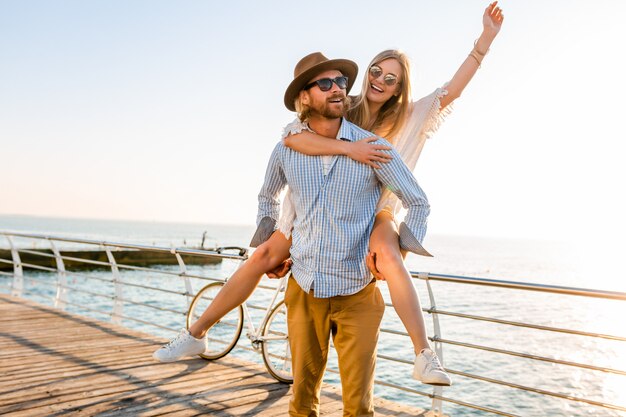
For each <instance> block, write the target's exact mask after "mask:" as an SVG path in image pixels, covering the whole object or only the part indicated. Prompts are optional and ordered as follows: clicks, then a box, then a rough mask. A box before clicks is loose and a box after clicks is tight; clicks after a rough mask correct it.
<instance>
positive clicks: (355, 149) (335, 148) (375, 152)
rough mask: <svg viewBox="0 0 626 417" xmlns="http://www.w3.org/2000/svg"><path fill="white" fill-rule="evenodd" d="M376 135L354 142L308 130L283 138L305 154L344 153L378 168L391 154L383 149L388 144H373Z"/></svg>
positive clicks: (290, 146)
mask: <svg viewBox="0 0 626 417" xmlns="http://www.w3.org/2000/svg"><path fill="white" fill-rule="evenodd" d="M376 140H378V138H377V137H376V136H372V137H370V138H365V139H362V140H359V141H355V142H348V141H344V140H337V139H334V138H327V137H325V136H320V135H318V134H317V133H313V132H310V131H302V132H301V133H297V134H293V135H289V136H286V137H285V138H284V139H283V142H284V144H285V146H287V147H288V148H291V149H293V150H294V151H297V152H300V153H303V154H305V155H313V156H317V155H344V156H347V157H348V158H351V159H354V160H355V161H357V162H361V163H363V164H366V165H369V166H371V167H373V168H380V166H379V163H381V162H382V163H384V162H388V161H389V159H390V158H391V156H390V155H389V154H388V153H386V152H383V151H386V150H389V149H391V148H390V147H388V146H383V145H380V144H374V143H371V142H375V141H376Z"/></svg>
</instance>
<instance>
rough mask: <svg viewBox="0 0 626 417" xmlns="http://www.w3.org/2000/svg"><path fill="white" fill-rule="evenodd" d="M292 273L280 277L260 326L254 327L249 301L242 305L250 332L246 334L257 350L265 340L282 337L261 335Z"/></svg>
mask: <svg viewBox="0 0 626 417" xmlns="http://www.w3.org/2000/svg"><path fill="white" fill-rule="evenodd" d="M290 275H291V274H288V275H286V276H284V277H282V278H280V281H279V282H278V285H277V286H276V290H275V291H274V295H273V296H272V300H271V301H270V302H269V304H268V305H267V308H266V309H265V314H264V315H263V319H262V320H261V323H259V326H258V327H257V328H255V327H254V322H253V321H252V317H251V316H250V311H249V310H248V304H247V301H246V302H244V303H243V304H242V305H241V306H242V307H243V317H244V322H245V323H246V326H247V328H248V332H247V333H246V336H248V338H249V339H250V342H252V346H253V348H254V349H255V350H259V349H260V347H261V343H262V342H264V341H265V340H271V339H275V340H276V339H280V337H267V336H265V337H264V336H262V335H261V332H262V331H263V328H264V327H265V323H266V322H267V320H268V319H269V316H270V312H271V311H272V308H273V307H274V305H275V304H276V299H277V298H278V295H279V294H280V293H281V292H283V291H284V290H285V288H286V286H287V284H286V283H287V279H288V278H289V276H290Z"/></svg>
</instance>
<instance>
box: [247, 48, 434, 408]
mask: <svg viewBox="0 0 626 417" xmlns="http://www.w3.org/2000/svg"><path fill="white" fill-rule="evenodd" d="M357 71H358V69H357V66H356V64H355V63H354V62H352V61H348V60H343V59H336V60H329V59H327V58H326V57H324V55H322V54H321V53H319V52H318V53H313V54H310V55H308V56H306V57H304V58H302V60H300V62H298V64H297V65H296V68H295V71H294V80H293V81H292V82H291V84H290V85H289V87H288V88H287V90H286V92H285V105H286V107H287V108H288V109H290V110H292V111H293V110H294V109H297V110H298V112H299V113H300V114H301V115H303V114H306V121H307V123H308V126H309V128H310V129H311V130H313V131H315V132H317V133H318V134H320V135H323V136H326V137H337V138H338V139H341V140H348V141H356V140H360V139H363V138H366V137H370V136H372V134H371V133H370V132H367V131H365V130H363V129H361V128H359V127H357V126H355V125H353V124H352V123H350V122H348V121H346V120H344V119H343V114H344V112H345V111H346V109H347V106H348V98H347V92H348V91H349V90H350V87H351V86H352V84H353V83H354V81H355V78H356V74H357ZM380 143H381V144H383V145H389V143H388V142H386V141H385V140H383V139H380ZM391 156H392V157H393V159H392V160H391V161H390V162H389V163H387V164H381V168H380V169H372V168H370V167H368V166H366V165H364V164H361V163H359V162H356V161H353V160H351V159H349V158H347V157H343V156H327V157H319V156H307V155H304V154H301V153H298V152H295V151H293V150H291V149H289V148H287V147H285V146H284V145H283V144H282V143H279V144H278V145H277V146H276V148H275V149H274V151H273V153H272V156H271V158H270V161H269V164H268V168H267V173H266V177H265V182H264V184H263V187H262V189H261V192H260V194H259V215H258V221H259V229H258V231H257V234H256V236H255V238H256V240H259V241H263V240H265V239H267V238H268V237H269V235H270V234H271V232H273V229H274V227H275V225H276V222H277V220H278V215H279V204H280V203H279V201H278V196H279V194H280V192H281V191H282V189H283V188H284V187H285V186H286V185H287V184H288V185H289V187H290V189H291V195H292V199H293V202H294V206H295V212H296V218H295V221H294V229H293V232H292V236H293V241H292V246H291V259H292V261H293V265H292V277H293V279H291V280H290V282H289V285H288V288H287V292H286V294H285V302H286V304H287V324H288V331H289V342H290V347H291V354H292V367H293V377H294V385H293V397H292V400H291V402H290V404H289V414H290V415H291V416H317V415H319V403H320V398H319V396H320V388H321V383H322V377H323V374H324V370H325V367H326V361H327V355H328V349H329V341H330V336H331V335H332V337H333V341H334V345H335V349H336V350H337V354H338V359H339V370H340V375H341V382H342V394H343V403H344V415H349V416H373V415H374V410H373V383H374V368H375V364H376V343H377V340H378V333H379V327H380V321H381V319H382V316H383V312H384V302H383V299H382V296H381V294H380V291H379V290H378V288H376V283H375V281H372V278H371V275H370V273H369V271H368V269H367V266H366V263H365V259H366V256H367V253H368V243H369V236H370V233H371V231H372V227H373V223H374V211H375V207H376V203H377V202H378V199H379V198H380V194H381V188H382V186H386V187H389V188H390V189H392V190H394V192H395V193H396V194H397V195H398V197H399V198H400V199H401V200H402V202H403V203H404V205H405V206H406V207H408V209H409V211H408V214H407V217H406V220H405V223H403V224H402V225H401V226H400V246H401V247H402V248H403V249H405V250H409V251H413V252H415V253H419V254H423V255H427V254H428V253H427V252H426V251H425V250H424V249H423V248H422V246H421V243H420V242H421V241H422V239H423V237H424V235H425V233H426V218H427V216H428V214H429V211H430V209H429V205H428V202H427V200H426V197H425V195H424V193H423V192H422V190H421V189H420V188H419V186H418V185H417V182H416V181H415V179H414V178H413V175H412V174H411V172H410V171H409V170H408V168H407V167H406V166H405V165H404V164H403V163H402V160H401V158H400V156H399V155H398V154H397V152H396V151H395V150H392V151H391Z"/></svg>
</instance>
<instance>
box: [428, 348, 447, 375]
mask: <svg viewBox="0 0 626 417" xmlns="http://www.w3.org/2000/svg"><path fill="white" fill-rule="evenodd" d="M433 370H435V371H442V372H445V370H444V369H443V366H441V362H439V358H438V357H437V354H436V353H434V352H433V354H432V355H431V357H430V359H429V361H428V363H427V364H426V371H427V372H430V371H433Z"/></svg>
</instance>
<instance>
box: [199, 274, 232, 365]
mask: <svg viewBox="0 0 626 417" xmlns="http://www.w3.org/2000/svg"><path fill="white" fill-rule="evenodd" d="M223 286H224V283H223V282H214V283H212V284H209V285H207V286H205V287H204V288H202V289H201V290H200V291H199V292H198V294H196V296H195V297H194V299H193V301H192V302H191V305H190V306H189V311H188V312H187V328H189V327H190V326H191V325H192V324H193V323H194V322H195V321H196V320H198V319H199V318H200V316H201V315H202V313H204V310H206V308H207V307H208V306H209V304H211V302H212V301H213V299H215V296H216V295H217V293H218V292H220V290H221V289H222V287H223ZM242 328H243V308H242V307H241V306H239V307H236V308H234V309H232V310H231V311H229V312H228V313H227V314H226V315H225V316H224V317H222V318H221V319H220V320H219V321H218V322H217V323H215V324H214V325H213V327H211V328H210V329H209V331H208V332H207V339H208V348H207V350H206V351H205V352H204V353H201V354H200V356H201V357H202V358H204V359H208V360H214V359H219V358H221V357H223V356H226V355H227V354H228V352H230V351H231V350H232V349H233V348H234V347H235V345H236V344H237V341H238V340H239V336H241V329H242Z"/></svg>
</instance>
